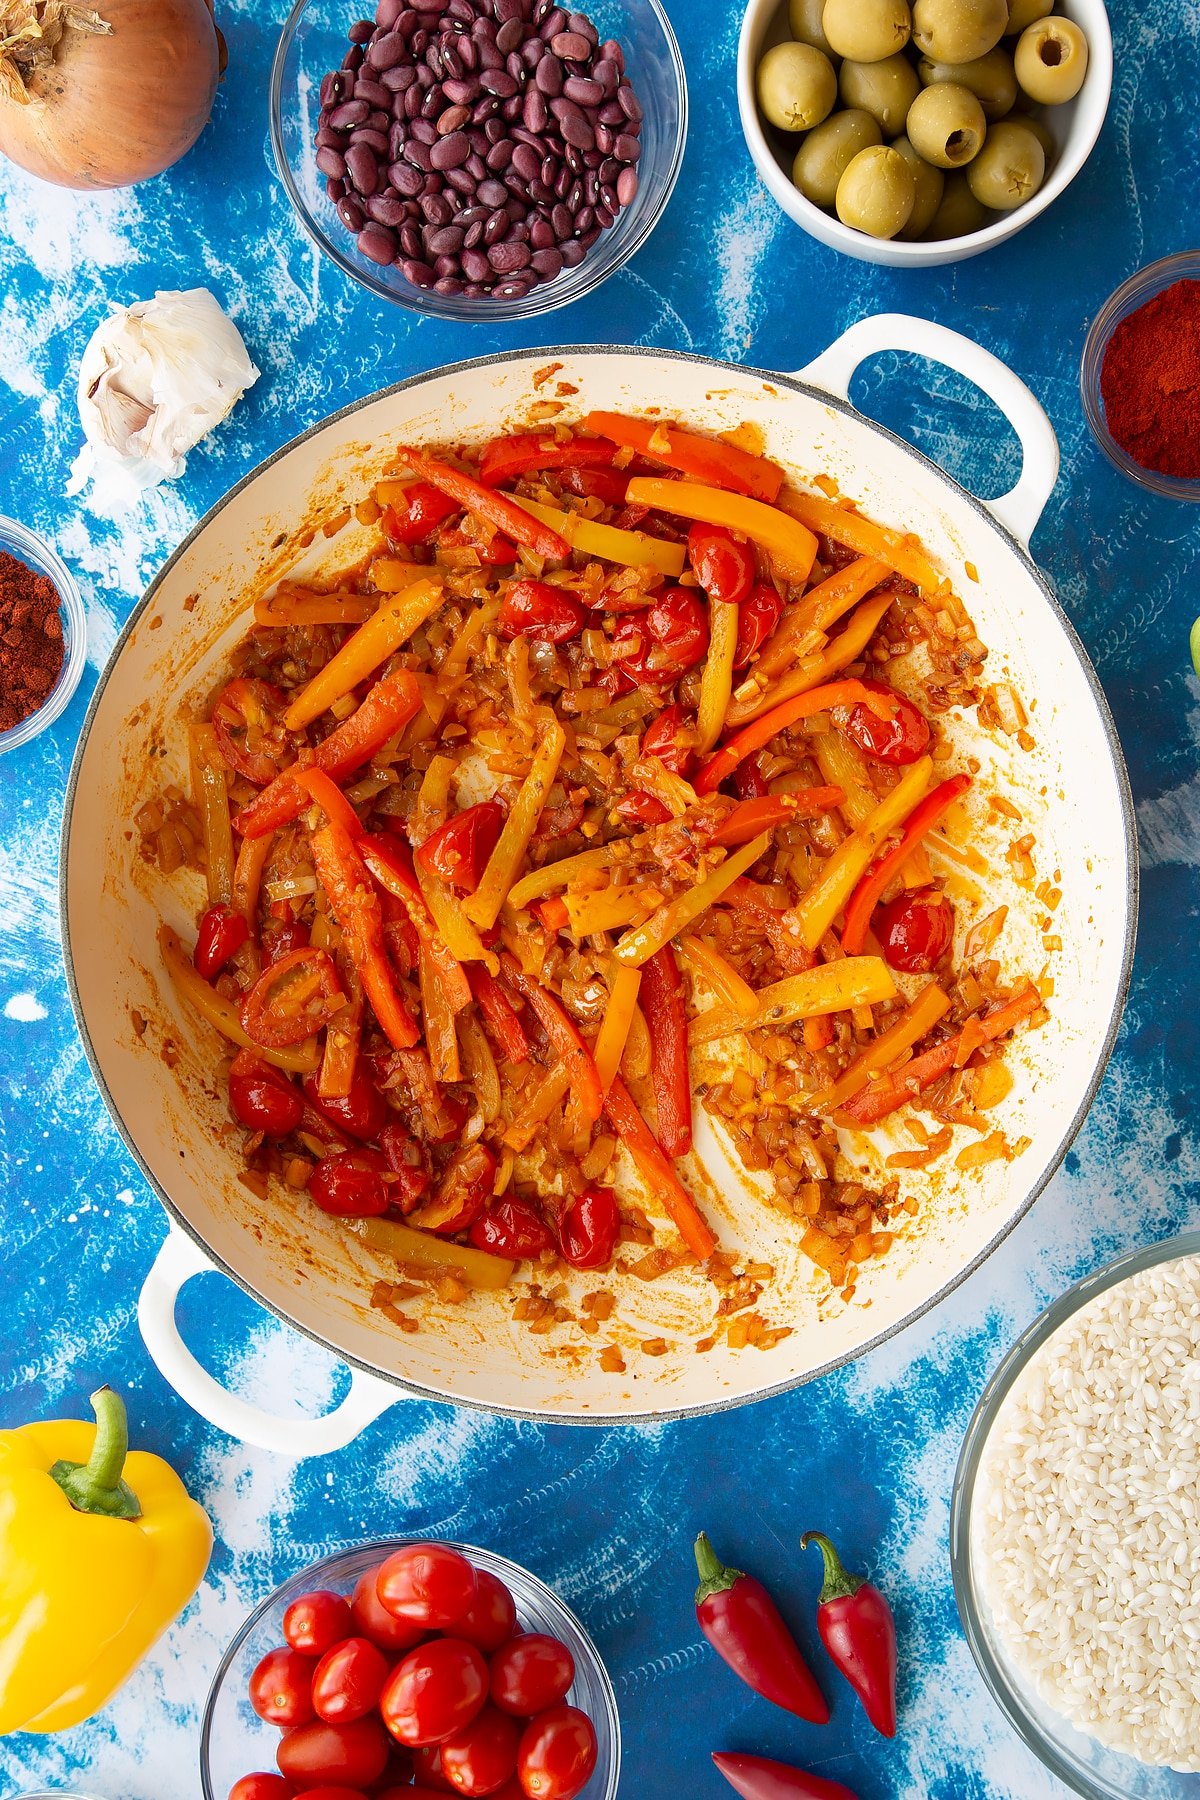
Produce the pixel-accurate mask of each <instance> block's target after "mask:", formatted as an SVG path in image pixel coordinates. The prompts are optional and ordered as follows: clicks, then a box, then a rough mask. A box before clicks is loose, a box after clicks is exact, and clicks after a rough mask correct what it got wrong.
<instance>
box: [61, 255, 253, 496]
mask: <svg viewBox="0 0 1200 1800" xmlns="http://www.w3.org/2000/svg"><path fill="white" fill-rule="evenodd" d="M258 376H259V371H258V370H257V369H256V368H255V366H254V364H253V363H252V362H251V361H250V358H249V356H248V355H247V354H246V346H245V344H244V343H243V342H242V337H241V333H240V332H239V331H238V328H237V326H236V325H235V324H234V323H233V321H232V320H231V319H230V318H228V317H227V316H226V314H225V313H224V312H223V311H222V310H221V307H220V305H219V303H218V302H217V300H216V299H215V298H214V296H213V295H212V294H210V293H209V291H208V289H207V288H189V289H188V290H187V291H186V292H185V293H163V294H156V295H155V296H154V298H153V300H141V301H139V302H138V303H137V304H136V305H134V306H120V307H116V308H114V310H113V312H112V314H111V316H110V317H109V318H107V319H105V320H104V322H103V323H102V324H100V325H98V326H97V327H96V330H95V331H94V332H93V334H92V337H91V340H90V342H89V343H88V346H87V349H86V350H85V351H84V353H83V361H82V363H81V364H80V368H79V416H80V419H81V421H82V424H83V432H84V436H85V437H86V439H87V442H86V443H85V445H84V447H83V449H82V450H81V451H80V453H79V455H78V456H77V457H76V458H75V461H74V462H73V463H72V465H71V479H70V481H69V482H68V484H67V492H68V494H77V493H79V492H80V491H81V490H82V489H83V488H84V487H86V485H87V483H88V482H89V481H91V482H92V483H93V490H92V491H93V497H94V498H95V499H99V500H107V501H109V502H110V503H111V504H112V505H114V506H116V507H130V506H132V505H133V504H134V503H135V502H136V500H137V498H138V496H139V495H140V494H141V493H142V492H143V490H144V489H146V488H148V487H154V486H156V485H157V484H158V483H159V482H160V481H165V480H174V479H175V478H176V477H177V476H178V475H181V474H182V473H183V468H184V459H185V457H186V455H187V452H188V451H189V450H190V449H191V448H192V447H193V445H195V444H198V443H199V441H200V439H201V438H202V437H206V436H207V434H208V433H209V432H210V431H211V430H212V429H213V427H214V426H215V425H219V424H220V422H221V420H222V419H223V418H224V417H225V415H226V414H227V413H228V412H230V411H231V409H232V408H233V407H234V406H235V405H236V404H237V402H238V401H239V400H240V399H241V397H242V395H243V394H244V393H245V391H246V389H247V388H248V387H250V386H252V385H253V383H254V382H256V381H257V380H258Z"/></svg>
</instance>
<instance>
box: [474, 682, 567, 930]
mask: <svg viewBox="0 0 1200 1800" xmlns="http://www.w3.org/2000/svg"><path fill="white" fill-rule="evenodd" d="M539 729H540V731H541V741H540V743H539V744H538V747H537V749H536V750H535V751H534V753H533V761H532V763H531V764H530V767H529V773H528V775H527V776H526V777H525V779H524V781H523V782H522V783H521V786H520V788H519V790H518V792H517V797H516V799H515V800H514V801H513V804H512V808H511V810H510V812H509V815H508V817H507V819H506V820H505V821H504V829H503V831H502V832H501V833H500V837H499V840H498V842H497V844H496V848H495V849H494V850H493V851H492V854H491V856H490V857H489V858H488V865H487V868H486V869H485V870H484V871H483V875H482V878H481V879H480V883H479V886H478V887H477V888H476V889H475V892H474V893H473V894H470V895H468V897H467V898H466V899H465V900H464V901H463V908H462V909H463V911H464V912H465V913H466V915H467V917H468V919H470V920H471V922H472V924H474V925H478V926H479V928H480V929H481V930H482V931H487V930H489V929H490V927H491V926H493V925H494V924H495V923H496V920H497V918H498V917H499V915H500V908H501V907H502V906H503V905H504V902H505V900H506V899H507V898H508V891H509V889H510V888H511V887H512V885H513V883H514V881H515V880H516V878H517V870H518V868H519V867H520V864H521V859H522V857H523V856H524V855H525V852H526V850H527V849H528V848H529V840H530V838H531V837H532V836H533V834H534V832H535V831H536V830H537V822H538V820H539V819H540V818H541V816H542V810H543V808H544V807H545V804H546V801H547V800H548V799H549V797H550V789H551V788H552V787H553V786H554V781H555V777H556V776H557V774H558V765H559V763H560V762H561V761H562V755H563V751H564V750H565V749H566V747H567V736H566V733H565V732H564V730H563V728H562V726H561V725H560V724H559V722H558V720H557V719H556V718H555V717H554V715H553V713H546V714H543V715H541V716H540V720H539Z"/></svg>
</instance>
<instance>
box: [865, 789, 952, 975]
mask: <svg viewBox="0 0 1200 1800" xmlns="http://www.w3.org/2000/svg"><path fill="white" fill-rule="evenodd" d="M970 786H971V777H970V776H969V775H952V776H951V777H950V779H949V781H943V782H942V783H941V784H940V786H938V787H935V788H934V790H933V792H932V793H931V794H926V796H925V798H924V800H922V801H921V804H920V805H919V806H918V807H917V808H916V809H915V811H914V812H913V813H912V814H911V815H910V817H909V820H908V823H907V824H906V825H905V827H904V830H903V832H902V833H901V835H900V840H899V842H898V843H896V844H894V845H893V847H892V848H891V849H890V850H889V851H887V853H886V854H885V855H884V856H881V857H880V859H879V861H878V862H877V863H876V864H875V865H874V867H873V868H870V869H868V871H867V873H866V874H865V875H864V876H863V878H862V880H861V881H860V882H859V884H858V886H857V887H856V888H855V890H854V892H853V893H852V894H851V896H850V898H849V900H848V901H847V902H846V917H845V922H844V924H843V926H842V949H843V950H844V951H845V952H846V955H847V956H857V955H858V953H859V951H860V950H861V949H862V947H863V945H864V944H865V943H866V941H867V928H868V927H869V925H870V923H871V915H872V913H873V912H874V911H875V908H876V907H877V906H878V904H879V901H880V899H881V898H882V896H883V893H884V890H885V889H886V888H887V886H888V884H889V883H890V882H891V881H892V880H893V878H894V877H895V876H897V875H898V874H899V873H900V870H901V869H902V868H903V866H904V864H905V863H906V862H907V861H908V859H909V857H910V856H911V855H912V853H913V851H914V850H915V849H916V847H917V845H918V844H919V843H920V842H921V839H922V838H923V837H925V835H926V834H927V833H928V832H930V831H932V830H933V828H934V826H935V825H936V824H937V823H938V821H939V820H940V819H941V818H943V816H944V815H945V814H946V813H947V812H948V811H949V810H950V808H951V807H952V806H953V805H954V802H955V801H956V800H961V799H962V797H963V795H964V794H965V793H966V792H967V791H968V789H969V788H970Z"/></svg>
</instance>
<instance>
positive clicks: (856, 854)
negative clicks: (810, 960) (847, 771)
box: [792, 756, 933, 950]
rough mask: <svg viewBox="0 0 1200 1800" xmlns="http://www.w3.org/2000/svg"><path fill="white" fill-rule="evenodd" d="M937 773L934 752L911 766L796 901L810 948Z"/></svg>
mask: <svg viewBox="0 0 1200 1800" xmlns="http://www.w3.org/2000/svg"><path fill="white" fill-rule="evenodd" d="M932 773H933V758H932V757H929V756H923V757H922V758H921V759H920V761H919V762H915V763H913V765H912V767H911V768H910V769H906V770H905V771H904V774H903V776H902V777H901V779H900V780H899V781H898V782H897V783H896V786H895V787H894V788H893V789H892V791H891V793H890V794H887V795H885V796H884V798H883V799H882V800H881V801H880V802H879V805H878V806H877V807H876V808H875V810H874V812H872V813H870V814H869V815H868V817H867V818H866V819H864V820H863V822H862V824H861V825H859V826H858V827H857V828H856V829H855V830H854V831H852V832H851V833H850V836H849V837H848V838H844V839H843V841H842V842H841V843H840V844H839V845H838V847H837V849H836V850H835V851H834V853H833V855H832V856H831V857H829V859H828V860H827V862H826V863H825V866H824V868H823V869H822V870H821V873H820V874H819V875H818V876H817V879H816V880H815V881H814V882H813V885H812V886H811V887H810V888H809V890H808V892H807V893H806V894H805V895H803V896H802V898H801V899H800V900H799V901H798V902H797V904H796V906H795V908H794V910H793V913H792V918H793V919H794V921H795V924H796V928H797V930H798V931H799V933H800V937H801V939H802V941H803V942H804V943H805V944H806V945H807V947H808V948H809V949H810V950H815V949H816V947H817V945H818V944H819V943H820V941H821V939H822V938H823V937H824V936H825V933H826V932H827V931H828V930H829V928H830V926H831V925H832V924H833V921H834V920H835V919H836V918H837V916H838V914H839V913H840V912H841V910H842V908H843V906H845V904H846V902H847V900H848V899H849V898H850V896H851V894H852V893H853V892H854V890H855V888H856V887H857V886H858V883H859V881H860V880H861V879H862V877H863V876H864V875H865V874H866V872H867V867H868V865H869V864H870V862H871V861H872V859H873V857H874V855H875V852H876V851H877V850H878V849H879V846H880V845H881V844H882V842H883V840H884V838H885V837H887V835H888V833H889V832H890V831H894V830H895V828H896V826H897V825H903V823H904V821H905V819H907V817H908V815H909V813H910V812H911V811H912V810H913V808H914V806H916V805H917V803H918V801H919V800H920V799H921V798H922V796H923V795H924V793H925V790H926V788H927V787H928V786H929V777H930V776H931V775H932Z"/></svg>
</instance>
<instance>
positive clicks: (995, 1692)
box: [950, 1230, 1200, 1800]
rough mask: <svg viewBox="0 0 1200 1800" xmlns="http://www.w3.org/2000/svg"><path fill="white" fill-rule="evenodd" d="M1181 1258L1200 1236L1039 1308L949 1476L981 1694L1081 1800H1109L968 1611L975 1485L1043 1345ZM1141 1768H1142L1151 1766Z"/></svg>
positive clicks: (1085, 1279) (1093, 1278) (961, 1588)
mask: <svg viewBox="0 0 1200 1800" xmlns="http://www.w3.org/2000/svg"><path fill="white" fill-rule="evenodd" d="M1186 1256H1200V1230H1196V1231H1185V1232H1180V1233H1178V1234H1177V1235H1175V1236H1173V1237H1169V1238H1160V1239H1158V1240H1156V1241H1155V1242H1154V1243H1151V1244H1142V1245H1139V1246H1138V1247H1137V1248H1136V1249H1134V1250H1125V1251H1122V1253H1121V1255H1120V1256H1117V1257H1114V1258H1113V1259H1112V1261H1111V1262H1108V1263H1105V1264H1103V1265H1102V1267H1101V1268H1099V1269H1096V1270H1094V1271H1093V1272H1092V1273H1091V1274H1090V1275H1084V1276H1081V1277H1080V1279H1079V1280H1078V1281H1075V1282H1072V1284H1071V1286H1070V1287H1069V1288H1067V1289H1066V1290H1065V1291H1064V1292H1063V1293H1062V1294H1060V1295H1059V1297H1058V1298H1057V1300H1052V1301H1051V1302H1050V1304H1049V1305H1048V1306H1046V1307H1045V1308H1043V1310H1042V1311H1041V1312H1040V1313H1038V1315H1037V1317H1036V1318H1035V1319H1034V1320H1033V1321H1032V1323H1031V1324H1029V1325H1027V1326H1026V1327H1025V1330H1024V1331H1023V1332H1022V1333H1021V1335H1020V1336H1019V1337H1018V1338H1017V1340H1016V1342H1015V1343H1014V1344H1013V1346H1012V1348H1011V1349H1010V1350H1009V1351H1008V1353H1007V1355H1006V1356H1005V1357H1004V1358H1003V1360H1002V1361H1001V1362H1000V1364H999V1366H998V1367H997V1368H996V1369H994V1370H993V1372H992V1374H991V1375H990V1377H989V1378H988V1381H987V1383H986V1385H985V1387H984V1389H983V1392H982V1394H981V1395H980V1397H979V1400H978V1402H977V1404H976V1407H975V1410H974V1412H973V1413H972V1415H971V1421H970V1424H969V1425H968V1426H967V1430H966V1434H965V1436H964V1438H963V1442H962V1449H961V1450H960V1452H959V1457H958V1463H957V1466H956V1468H955V1471H954V1486H953V1490H952V1492H951V1497H950V1573H951V1578H952V1580H953V1584H954V1599H955V1604H956V1606H957V1608H958V1616H959V1620H960V1622H961V1624H962V1629H963V1636H964V1637H965V1638H966V1640H967V1646H968V1648H969V1649H970V1652H971V1655H972V1657H973V1658H974V1660H975V1666H976V1668H977V1669H978V1670H979V1673H980V1674H981V1675H982V1677H983V1680H984V1684H985V1686H986V1687H987V1689H988V1692H989V1693H990V1694H991V1696H992V1698H993V1700H994V1701H995V1702H996V1704H997V1706H998V1707H999V1708H1000V1711H1001V1712H1002V1713H1003V1714H1004V1717H1005V1718H1006V1719H1007V1721H1008V1723H1009V1724H1010V1725H1011V1726H1012V1728H1013V1730H1014V1731H1015V1732H1016V1733H1017V1736H1018V1737H1019V1738H1020V1739H1021V1740H1022V1742H1023V1743H1024V1744H1025V1745H1026V1747H1027V1748H1028V1749H1029V1750H1032V1751H1033V1753H1034V1755H1035V1756H1036V1757H1037V1758H1038V1761H1039V1762H1041V1763H1042V1764H1043V1766H1044V1767H1046V1768H1047V1769H1049V1770H1050V1772H1051V1774H1053V1775H1056V1776H1057V1777H1058V1779H1059V1780H1060V1781H1062V1782H1064V1783H1065V1784H1066V1786H1067V1787H1069V1788H1071V1789H1072V1790H1073V1791H1074V1792H1075V1793H1077V1794H1082V1795H1083V1796H1084V1800H1109V1795H1108V1792H1107V1791H1106V1790H1105V1789H1102V1788H1099V1787H1097V1786H1095V1785H1093V1784H1092V1783H1090V1782H1089V1781H1087V1779H1086V1777H1085V1776H1084V1775H1082V1774H1081V1773H1080V1771H1079V1770H1078V1769H1076V1768H1075V1767H1074V1766H1073V1765H1072V1764H1070V1763H1068V1762H1067V1761H1066V1759H1065V1757H1064V1756H1063V1755H1062V1753H1061V1751H1060V1748H1059V1745H1058V1743H1057V1742H1056V1741H1055V1740H1054V1739H1053V1738H1051V1737H1050V1736H1049V1735H1048V1733H1046V1732H1045V1731H1043V1729H1042V1727H1041V1726H1040V1725H1039V1724H1038V1723H1037V1721H1036V1720H1035V1719H1034V1718H1033V1717H1032V1716H1031V1715H1030V1713H1029V1712H1028V1711H1027V1709H1026V1707H1025V1705H1024V1703H1023V1701H1022V1699H1021V1697H1020V1695H1019V1693H1018V1692H1017V1690H1016V1688H1015V1687H1014V1685H1013V1684H1012V1682H1011V1681H1010V1680H1009V1677H1008V1673H1007V1669H1006V1667H1005V1665H1004V1664H1003V1663H1002V1662H1001V1661H1000V1659H999V1658H998V1657H997V1656H995V1655H994V1654H993V1652H992V1649H991V1645H990V1644H989V1642H988V1638H987V1634H986V1630H985V1628H984V1623H983V1620H982V1617H981V1615H980V1611H979V1609H978V1608H977V1606H976V1604H975V1595H974V1589H973V1580H972V1561H971V1511H972V1504H973V1501H974V1497H975V1483H976V1480H977V1478H978V1475H979V1465H980V1461H981V1459H982V1456H983V1450H984V1446H985V1445H986V1443H987V1440H988V1436H989V1434H990V1432H991V1429H992V1426H993V1425H994V1424H995V1422H996V1415H997V1413H998V1412H999V1410H1000V1408H1001V1406H1002V1405H1003V1403H1004V1401H1005V1400H1006V1399H1007V1397H1008V1394H1009V1392H1010V1390H1011V1388H1012V1387H1013V1385H1014V1383H1015V1382H1016V1381H1017V1380H1018V1379H1019V1378H1020V1376H1021V1375H1022V1374H1023V1373H1024V1370H1025V1368H1026V1366H1027V1364H1028V1363H1029V1361H1030V1359H1031V1358H1032V1357H1033V1356H1034V1355H1035V1354H1036V1353H1037V1351H1038V1350H1040V1349H1041V1347H1042V1345H1043V1344H1045V1343H1046V1342H1047V1340H1048V1339H1049V1338H1051V1337H1053V1335H1054V1333H1055V1332H1056V1331H1058V1330H1059V1329H1060V1328H1061V1327H1062V1326H1063V1325H1065V1324H1066V1323H1067V1321H1068V1320H1069V1319H1070V1318H1071V1317H1073V1315H1074V1314H1075V1313H1077V1312H1078V1311H1079V1309H1080V1308H1081V1307H1083V1306H1086V1305H1087V1304H1088V1302H1089V1301H1091V1300H1094V1299H1095V1298H1096V1296H1097V1295H1098V1294H1102V1293H1104V1292H1106V1290H1107V1289H1109V1288H1111V1287H1116V1286H1117V1285H1118V1284H1119V1283H1120V1282H1122V1281H1127V1280H1129V1278H1130V1277H1131V1276H1133V1275H1138V1274H1140V1273H1141V1272H1142V1271H1143V1270H1144V1269H1152V1268H1155V1267H1156V1266H1157V1265H1158V1264H1160V1263H1168V1262H1178V1261H1179V1260H1180V1259H1181V1258H1183V1257H1186ZM1065 1723H1069V1721H1065ZM1114 1754H1120V1753H1119V1752H1114ZM1130 1760H1131V1761H1132V1760H1136V1759H1133V1758H1131V1759H1130ZM1144 1766H1145V1767H1147V1768H1149V1767H1151V1766H1152V1765H1150V1764H1146V1765H1144Z"/></svg>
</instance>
